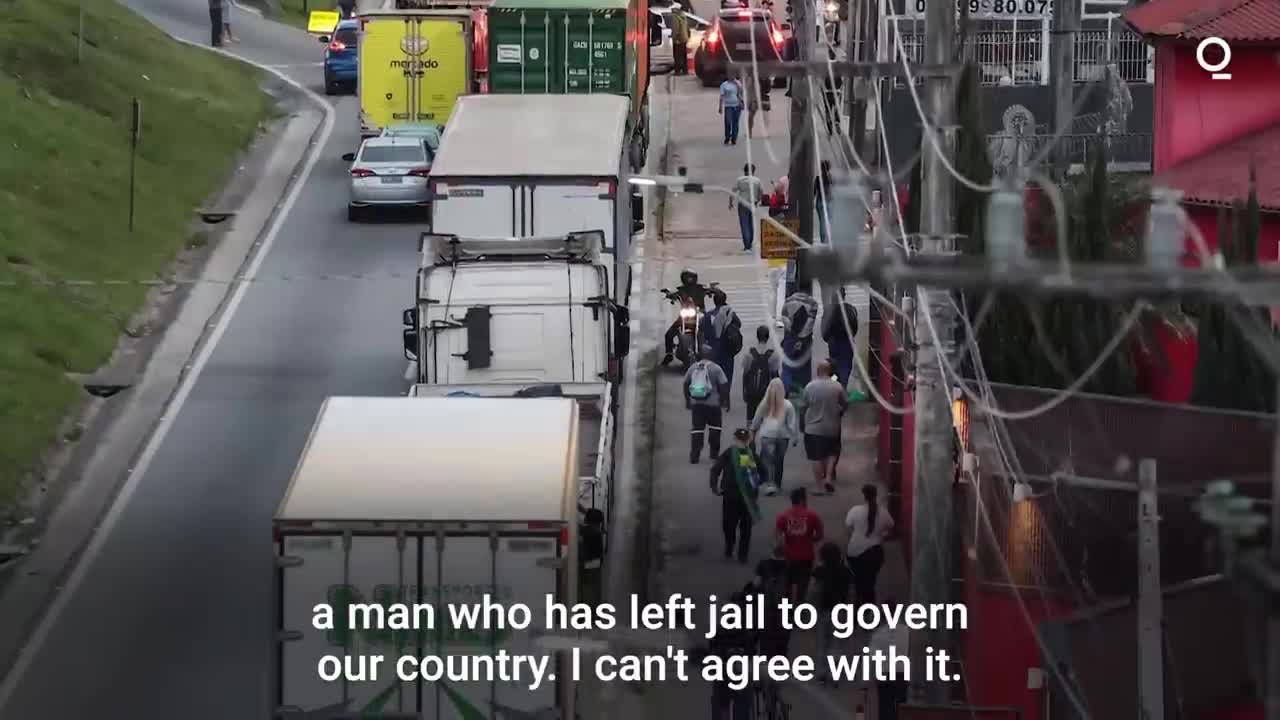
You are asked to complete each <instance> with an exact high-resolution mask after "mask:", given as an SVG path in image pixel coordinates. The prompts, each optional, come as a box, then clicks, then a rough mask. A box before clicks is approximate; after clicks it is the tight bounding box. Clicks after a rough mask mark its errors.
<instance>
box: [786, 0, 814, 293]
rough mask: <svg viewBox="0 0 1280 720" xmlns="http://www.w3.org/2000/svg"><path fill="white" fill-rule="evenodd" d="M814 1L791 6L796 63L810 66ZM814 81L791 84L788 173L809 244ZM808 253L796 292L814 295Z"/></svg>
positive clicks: (799, 259)
mask: <svg viewBox="0 0 1280 720" xmlns="http://www.w3.org/2000/svg"><path fill="white" fill-rule="evenodd" d="M813 12H814V8H813V3H812V0H796V1H795V2H793V3H792V4H791V13H792V14H791V36H792V37H794V38H795V39H796V56H797V57H796V58H794V59H795V60H799V61H803V62H810V61H812V60H814V56H813V49H814V47H815V45H816V44H817V37H816V30H815V26H814V18H813ZM809 83H810V78H809V77H807V76H800V77H795V78H792V80H791V168H790V169H789V170H788V180H789V181H790V192H791V208H792V211H793V212H795V213H796V214H797V217H798V218H799V220H800V228H799V230H800V232H799V235H800V237H801V238H802V239H803V240H804V241H805V242H807V243H812V242H813V236H814V232H813V220H814V215H813V214H814V203H813V180H814V177H816V175H817V173H816V172H815V171H814V167H813V159H814V137H813V117H812V112H813V105H812V103H811V100H812V97H811V93H810V92H809ZM807 255H808V253H807V252H803V251H802V252H800V253H797V255H796V290H797V291H800V292H806V293H812V292H813V274H812V273H811V272H810V271H809V265H810V263H809V258H808V257H806V256H807Z"/></svg>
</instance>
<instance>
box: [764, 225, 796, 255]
mask: <svg viewBox="0 0 1280 720" xmlns="http://www.w3.org/2000/svg"><path fill="white" fill-rule="evenodd" d="M774 219H775V220H777V221H778V222H780V223H782V225H784V226H785V227H786V228H787V229H788V230H790V231H791V232H793V233H796V234H799V233H800V219H799V218H794V217H780V218H774ZM759 237H760V257H761V258H763V259H765V260H790V259H791V258H794V257H795V256H796V244H795V241H793V240H792V239H791V238H789V237H787V236H786V235H784V234H783V233H782V231H781V230H779V229H778V228H777V226H775V225H774V224H773V223H770V222H768V221H767V220H764V219H761V220H760V232H759Z"/></svg>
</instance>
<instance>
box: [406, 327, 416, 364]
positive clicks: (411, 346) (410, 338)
mask: <svg viewBox="0 0 1280 720" xmlns="http://www.w3.org/2000/svg"><path fill="white" fill-rule="evenodd" d="M404 357H405V359H406V360H414V361H416V360H417V359H418V330H417V328H405V329H404Z"/></svg>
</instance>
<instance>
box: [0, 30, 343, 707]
mask: <svg viewBox="0 0 1280 720" xmlns="http://www.w3.org/2000/svg"><path fill="white" fill-rule="evenodd" d="M174 39H175V40H177V41H178V42H181V43H184V44H186V45H191V46H192V47H198V48H202V49H204V50H206V51H209V52H216V53H218V54H221V55H226V56H228V57H231V58H233V59H236V60H240V61H241V62H244V63H246V64H249V65H253V66H255V67H257V68H260V69H263V70H266V71H267V72H270V73H271V74H273V75H275V76H276V77H278V78H280V79H281V80H282V81H284V82H286V83H288V84H290V85H292V86H293V87H295V88H297V89H298V90H299V91H300V92H302V93H303V94H305V95H306V96H307V97H308V98H310V99H311V100H312V101H314V102H315V104H316V105H317V106H318V107H319V108H320V110H321V111H322V112H323V113H324V119H323V120H322V121H321V126H320V135H319V136H318V137H317V138H316V140H315V142H314V143H313V144H312V145H311V148H310V150H308V151H307V158H306V162H305V165H303V168H302V171H301V172H300V173H299V174H298V175H297V177H296V179H295V180H294V182H293V186H292V187H291V188H290V189H289V191H288V194H287V195H286V196H285V199H284V201H283V202H282V203H280V204H279V205H278V206H277V207H278V208H279V209H278V211H277V212H276V213H275V217H274V218H272V220H271V225H270V226H269V228H268V230H267V234H266V236H265V237H264V238H263V239H262V242H261V244H259V245H258V249H257V252H255V253H254V255H253V259H252V260H250V262H249V268H248V270H247V271H246V272H245V275H246V276H247V277H249V278H252V277H254V276H255V275H256V274H257V272H258V269H259V268H260V267H261V266H262V263H263V261H265V260H266V258H267V255H269V254H270V252H271V246H272V245H273V244H274V243H275V239H276V236H277V235H278V234H279V233H280V228H281V227H283V226H284V222H285V220H286V219H288V217H289V212H290V210H292V209H293V205H294V203H295V202H297V199H298V196H299V195H300V194H301V193H302V188H303V187H305V186H306V184H307V179H308V178H309V177H310V176H311V171H312V170H313V169H314V168H315V165H316V161H317V160H319V159H320V153H321V152H322V151H323V150H324V149H325V146H326V144H327V143H328V141H329V136H330V135H331V134H332V132H333V125H334V109H333V106H332V105H330V104H329V103H327V102H325V101H324V98H322V97H320V96H319V95H317V94H316V93H315V92H313V91H311V90H308V89H307V88H306V87H303V86H302V84H300V83H298V82H297V81H295V80H293V79H292V78H290V77H288V76H287V75H285V74H284V73H282V72H280V71H279V70H275V69H273V68H271V67H269V66H266V65H262V64H261V63H255V62H253V61H251V60H246V59H245V58H242V57H239V56H236V55H232V54H231V53H228V52H226V51H224V50H218V49H215V48H208V47H205V46H203V45H201V44H199V43H195V42H191V41H189V40H184V39H182V38H179V37H176V36H174ZM250 287H252V284H251V283H240V284H239V285H237V286H236V288H235V291H234V292H233V293H232V295H231V298H230V299H229V301H228V302H227V304H226V307H225V308H224V310H223V312H222V314H221V316H219V318H218V320H217V321H216V323H215V324H214V325H213V327H212V329H211V331H210V333H209V336H208V338H207V340H206V342H205V343H204V345H203V347H201V348H200V350H199V351H198V352H197V354H196V357H195V360H194V361H193V362H192V363H191V366H190V367H191V369H190V372H188V373H187V376H186V377H185V378H183V380H182V381H181V382H180V383H179V384H178V390H177V392H176V393H175V394H174V396H173V400H171V401H170V403H169V406H168V407H167V408H165V411H164V414H162V415H161V416H160V422H159V423H157V425H156V429H155V431H154V432H153V433H152V435H151V437H150V438H149V439H148V440H147V444H146V446H145V447H144V448H143V451H142V454H141V455H139V456H138V460H137V463H136V464H135V465H134V466H133V467H132V468H131V469H130V470H129V471H128V472H129V477H128V478H127V479H126V480H125V482H124V485H123V486H121V488H120V491H119V493H118V494H117V495H116V497H115V499H114V500H113V501H112V503H111V507H110V508H109V509H108V510H107V514H106V515H105V516H103V518H102V522H101V524H99V525H98V527H97V528H96V529H95V530H94V532H93V535H92V537H91V538H90V540H89V544H88V545H87V546H86V547H85V549H84V552H83V553H82V554H81V556H80V558H79V559H78V560H77V561H76V563H75V566H74V568H73V569H72V571H71V575H70V576H69V577H68V578H67V581H66V583H65V584H64V585H63V586H62V588H61V589H60V590H59V591H58V592H57V594H55V595H54V598H53V602H52V603H50V605H49V609H48V610H47V611H46V612H45V614H44V616H43V617H42V618H40V622H39V623H38V624H37V625H36V628H35V630H34V631H32V633H31V635H30V636H29V637H28V638H27V641H26V644H24V645H23V647H22V649H21V650H20V651H19V652H18V657H17V659H16V660H15V661H14V663H13V666H12V667H11V668H10V670H9V673H8V675H6V676H5V678H4V682H3V683H0V710H3V709H4V708H6V707H8V705H9V703H10V702H11V701H12V699H13V694H14V692H15V691H16V690H17V688H18V685H19V684H20V683H21V682H22V678H23V676H24V675H25V674H26V671H27V669H28V668H29V667H30V665H31V662H32V660H33V659H34V658H35V656H36V655H37V654H38V653H39V651H40V649H41V648H42V647H43V646H44V643H45V641H46V640H47V639H48V637H49V633H50V632H51V631H52V630H53V628H54V626H55V625H56V624H57V621H58V618H59V616H61V615H62V612H63V611H64V610H66V607H67V603H68V602H69V601H70V598H71V597H72V596H74V595H75V592H76V589H77V588H78V587H79V586H80V584H81V583H83V582H84V578H85V576H86V575H88V574H89V568H90V567H91V566H92V565H93V561H94V559H95V558H97V556H98V554H99V553H101V552H102V548H103V546H104V545H105V544H106V541H107V538H108V537H110V535H111V531H112V530H113V529H114V528H115V526H116V524H117V523H118V522H119V521H120V516H121V515H123V514H124V509H125V508H126V507H127V506H128V504H129V500H130V498H132V497H133V494H134V493H135V492H137V489H138V485H139V483H140V482H141V481H142V478H143V477H144V476H145V475H146V474H147V468H149V467H150V465H151V461H152V460H153V459H154V458H155V456H156V453H157V452H158V451H159V449H160V447H161V445H163V444H164V440H165V437H167V436H168V434H169V430H171V429H172V428H173V424H174V422H175V421H176V420H177V417H178V414H179V412H181V410H182V406H183V405H184V404H185V403H186V401H187V398H188V397H189V396H190V395H191V391H192V389H193V388H194V387H195V384H196V381H198V380H199V379H200V375H201V373H202V371H203V370H204V367H205V365H206V364H208V362H209V357H210V356H211V355H212V354H213V351H214V349H215V348H216V347H217V346H218V341H219V340H221V339H222V335H223V333H225V332H226V330H227V327H228V326H229V325H230V324H231V319H232V318H233V317H235V313H236V309H237V308H238V307H239V306H240V303H241V301H242V300H244V296H245V294H246V292H247V291H248V289H249V288H250Z"/></svg>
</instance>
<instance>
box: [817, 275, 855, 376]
mask: <svg viewBox="0 0 1280 720" xmlns="http://www.w3.org/2000/svg"><path fill="white" fill-rule="evenodd" d="M857 336H858V311H857V310H856V309H855V308H854V307H853V305H852V304H850V303H849V301H848V300H847V299H846V297H845V291H844V288H840V291H839V294H838V296H837V297H835V298H832V302H831V303H828V304H827V306H826V308H824V310H823V318H822V339H823V340H825V341H826V343H827V352H828V353H829V354H830V357H831V364H832V365H833V366H835V372H836V380H837V381H839V383H840V385H841V386H843V387H845V388H846V389H847V388H848V387H849V376H850V375H852V374H853V352H854V344H853V343H854V338H856V337H857Z"/></svg>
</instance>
